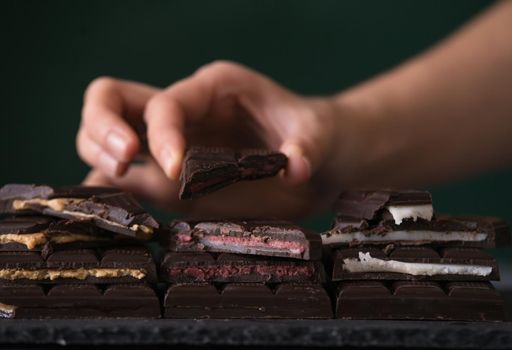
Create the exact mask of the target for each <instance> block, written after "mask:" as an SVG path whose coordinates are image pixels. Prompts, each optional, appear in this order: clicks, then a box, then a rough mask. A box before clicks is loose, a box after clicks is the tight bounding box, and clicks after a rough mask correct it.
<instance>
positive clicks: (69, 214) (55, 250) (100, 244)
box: [0, 184, 160, 318]
mask: <svg viewBox="0 0 512 350" xmlns="http://www.w3.org/2000/svg"><path fill="white" fill-rule="evenodd" d="M0 213H5V214H9V215H13V214H14V216H10V217H9V216H8V217H4V218H0V318H2V317H3V318H55V317H58V318H68V317H73V318H87V317H94V318H103V317H128V318H133V317H135V318H157V317H160V305H159V300H158V297H157V295H156V293H155V291H154V290H153V287H152V286H151V283H156V282H157V272H156V266H155V263H154V261H153V257H152V255H151V254H150V252H149V251H148V250H147V248H146V247H145V246H144V245H143V241H145V240H147V239H149V238H151V236H152V234H153V232H154V231H155V230H156V229H158V227H159V225H158V223H157V222H156V221H155V220H154V219H153V218H152V217H151V215H149V214H148V213H147V212H146V211H145V210H144V209H143V208H142V207H141V206H140V205H139V204H138V203H137V202H136V201H135V199H134V198H133V197H132V196H131V195H129V194H127V193H123V192H120V191H119V190H117V189H113V188H104V187H81V186H68V187H52V186H46V185H18V184H13V185H5V186H3V187H2V188H0ZM126 283H129V284H126ZM126 305H130V307H127V306H126Z"/></svg>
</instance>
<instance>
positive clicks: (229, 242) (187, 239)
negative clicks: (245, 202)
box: [164, 220, 322, 260]
mask: <svg viewBox="0 0 512 350" xmlns="http://www.w3.org/2000/svg"><path fill="white" fill-rule="evenodd" d="M164 236H165V235H164ZM212 239H215V240H216V242H214V243H212V241H211V240H212ZM249 239H254V240H256V241H258V242H261V243H262V244H266V245H271V244H275V245H279V247H276V246H275V248H272V249H270V248H265V247H254V246H250V243H244V242H246V240H249ZM219 240H220V241H222V240H225V241H226V244H225V245H222V246H219V243H218V242H219ZM164 245H166V246H167V247H168V248H169V250H172V251H180V252H191V251H196V252H205V251H211V252H221V253H236V254H250V255H264V256H276V257H285V258H295V259H302V260H319V259H320V258H321V255H322V242H321V238H320V235H319V234H317V233H314V232H310V231H308V230H305V229H302V228H300V227H299V226H296V225H294V224H292V223H290V222H287V221H277V220H266V221H263V220H247V221H203V222H198V221H190V222H186V221H174V222H172V223H171V224H170V232H168V233H167V235H166V236H165V237H164ZM292 246H293V248H290V247H292ZM297 247H300V248H297ZM296 248H297V249H302V251H294V250H293V249H296Z"/></svg>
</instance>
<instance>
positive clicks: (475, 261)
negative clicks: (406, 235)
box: [332, 247, 499, 281]
mask: <svg viewBox="0 0 512 350" xmlns="http://www.w3.org/2000/svg"><path fill="white" fill-rule="evenodd" d="M420 279H424V280H425V279H428V280H445V281H446V280H451V281H489V280H495V281H497V280H499V271H498V264H497V263H496V260H495V259H494V258H493V257H492V256H490V255H489V254H487V253H486V252H485V251H483V250H481V249H478V248H460V247H450V248H438V249H433V248H431V247H386V248H383V249H379V248H376V247H359V248H344V249H338V250H337V251H335V253H334V267H333V273H332V280H333V281H343V280H420Z"/></svg>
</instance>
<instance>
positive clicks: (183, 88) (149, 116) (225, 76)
mask: <svg viewBox="0 0 512 350" xmlns="http://www.w3.org/2000/svg"><path fill="white" fill-rule="evenodd" d="M285 95H287V93H286V92H285V90H284V89H282V88H281V87H279V86H278V85H277V84H275V83H273V82H271V81H270V80H268V79H266V78H264V77H263V76H262V75H260V74H258V73H256V72H253V71H251V70H250V69H248V68H245V67H243V66H240V65H238V64H234V63H229V62H216V63H212V64H210V65H207V66H205V67H203V68H201V69H200V70H198V72H197V73H196V74H194V75H192V76H191V77H189V78H187V79H184V80H182V81H180V82H178V83H176V84H173V85H171V86H170V87H169V88H167V89H166V90H164V91H162V92H161V93H159V94H157V95H155V96H154V97H153V98H152V99H151V100H150V101H149V102H148V104H147V108H146V110H145V113H144V118H145V120H146V123H147V127H148V141H149V147H150V150H151V153H152V155H153V156H154V157H155V159H157V161H158V163H159V164H160V166H161V167H162V169H163V170H164V172H165V174H166V175H167V176H168V177H169V178H171V179H176V178H177V177H178V175H179V173H180V170H181V162H182V159H183V153H184V150H185V147H186V144H185V139H184V137H183V135H184V130H185V127H186V126H187V125H189V124H193V123H196V122H198V121H201V120H202V119H203V118H205V117H206V116H208V115H209V114H211V112H212V110H214V109H215V106H216V105H218V102H219V101H224V100H225V99H226V97H228V98H235V100H236V101H237V102H238V103H239V104H241V105H242V106H243V107H244V108H245V109H246V110H248V111H249V112H251V113H252V114H253V115H254V117H255V118H256V119H257V120H258V121H259V122H260V123H261V124H266V123H265V118H266V115H267V109H268V108H267V105H268V104H270V102H271V100H273V101H274V100H275V101H277V100H280V101H283V100H285ZM233 105H234V104H233ZM271 132H273V135H272V137H269V138H272V139H274V140H276V139H277V137H276V136H277V135H275V132H274V130H272V131H271ZM275 143H276V145H277V144H278V143H277V142H275Z"/></svg>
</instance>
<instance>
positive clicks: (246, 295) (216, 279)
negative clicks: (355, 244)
mask: <svg viewBox="0 0 512 350" xmlns="http://www.w3.org/2000/svg"><path fill="white" fill-rule="evenodd" d="M163 244H164V246H166V247H167V248H168V249H169V250H170V251H169V252H168V253H167V254H166V255H165V257H164V259H163V261H162V263H161V265H160V277H161V279H163V280H165V281H168V282H170V283H171V285H170V287H169V288H168V290H167V293H166V296H165V299H164V310H165V311H164V316H165V317H168V318H182V317H187V318H188V317H194V318H311V319H315V318H331V317H332V310H331V306H330V299H329V297H328V294H327V292H326V290H325V289H324V287H323V286H322V284H321V283H323V282H325V273H324V268H323V264H322V262H321V261H320V258H321V249H322V247H321V239H320V236H319V235H318V234H315V233H312V232H307V231H306V230H304V229H302V228H300V227H298V226H295V225H293V224H291V223H288V222H283V221H261V220H250V221H194V222H187V221H175V222H173V223H171V225H170V230H169V232H168V235H167V236H166V237H165V240H164V243H163ZM255 282H257V283H255ZM219 284H221V285H219Z"/></svg>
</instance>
